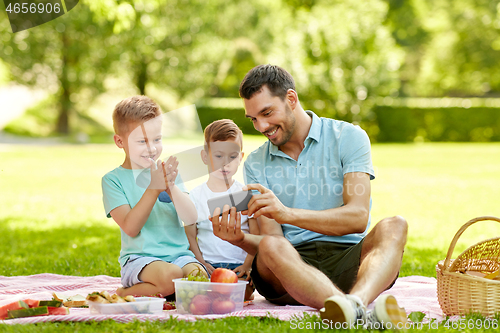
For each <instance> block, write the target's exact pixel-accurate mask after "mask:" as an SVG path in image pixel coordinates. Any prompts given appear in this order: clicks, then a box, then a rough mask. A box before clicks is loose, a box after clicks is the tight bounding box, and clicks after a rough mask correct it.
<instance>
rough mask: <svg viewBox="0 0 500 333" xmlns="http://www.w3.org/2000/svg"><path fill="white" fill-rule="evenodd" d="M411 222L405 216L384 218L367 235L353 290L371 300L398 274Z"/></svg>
mask: <svg viewBox="0 0 500 333" xmlns="http://www.w3.org/2000/svg"><path fill="white" fill-rule="evenodd" d="M407 231H408V225H407V223H406V220H405V219H404V218H402V217H401V216H394V217H390V218H386V219H383V220H382V221H380V222H379V223H377V225H375V227H374V228H373V230H372V231H370V233H369V234H368V235H367V236H366V237H365V240H364V242H363V247H362V250H361V264H360V266H359V271H358V278H357V280H356V283H355V285H354V287H353V288H352V290H351V292H350V294H352V295H356V296H358V297H359V298H361V300H362V301H363V303H364V304H365V305H368V304H370V303H371V302H373V300H375V298H377V296H378V295H380V293H382V292H383V291H384V290H385V289H387V287H389V285H390V284H391V283H392V281H394V279H395V278H396V276H397V274H398V272H399V269H400V268H401V262H402V256H403V250H404V246H405V244H406V235H407Z"/></svg>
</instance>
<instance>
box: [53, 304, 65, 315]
mask: <svg viewBox="0 0 500 333" xmlns="http://www.w3.org/2000/svg"><path fill="white" fill-rule="evenodd" d="M48 309H49V315H69V308H65V307H56V308H54V307H52V306H49V307H48Z"/></svg>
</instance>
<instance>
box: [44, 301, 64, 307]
mask: <svg viewBox="0 0 500 333" xmlns="http://www.w3.org/2000/svg"><path fill="white" fill-rule="evenodd" d="M62 304H63V303H62V302H61V301H54V300H52V301H40V304H38V306H48V307H49V308H60V307H61V306H62Z"/></svg>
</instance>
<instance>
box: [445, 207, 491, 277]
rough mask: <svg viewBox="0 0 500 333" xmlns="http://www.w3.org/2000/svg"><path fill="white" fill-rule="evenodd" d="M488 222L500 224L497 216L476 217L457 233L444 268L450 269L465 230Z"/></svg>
mask: <svg viewBox="0 0 500 333" xmlns="http://www.w3.org/2000/svg"><path fill="white" fill-rule="evenodd" d="M488 220H491V221H497V222H499V223H500V219H499V218H498V217H495V216H480V217H476V218H475V219H472V220H470V221H469V222H467V223H465V224H464V225H463V226H462V227H461V228H460V229H459V230H458V231H457V233H456V234H455V237H453V240H452V241H451V244H450V247H449V249H448V253H447V254H446V259H445V260H444V264H443V266H444V268H446V269H448V268H449V267H450V260H451V256H452V255H453V250H455V245H456V244H457V241H458V239H459V238H460V236H462V234H463V233H464V231H465V229H467V228H468V227H470V226H471V225H473V224H474V223H476V222H480V221H488Z"/></svg>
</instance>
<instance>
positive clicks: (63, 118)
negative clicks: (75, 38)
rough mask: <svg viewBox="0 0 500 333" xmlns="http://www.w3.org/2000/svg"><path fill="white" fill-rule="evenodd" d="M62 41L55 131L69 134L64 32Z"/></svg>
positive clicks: (66, 60)
mask: <svg viewBox="0 0 500 333" xmlns="http://www.w3.org/2000/svg"><path fill="white" fill-rule="evenodd" d="M61 39H62V44H63V47H62V70H61V76H60V78H59V82H60V83H61V95H60V99H59V116H58V118H57V124H56V131H57V133H58V134H65V135H67V134H69V132H70V127H69V115H70V110H71V101H70V99H69V96H70V83H69V80H68V66H69V59H68V58H69V57H68V53H69V51H70V50H69V47H70V46H69V40H68V36H67V35H66V32H62V33H61Z"/></svg>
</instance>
